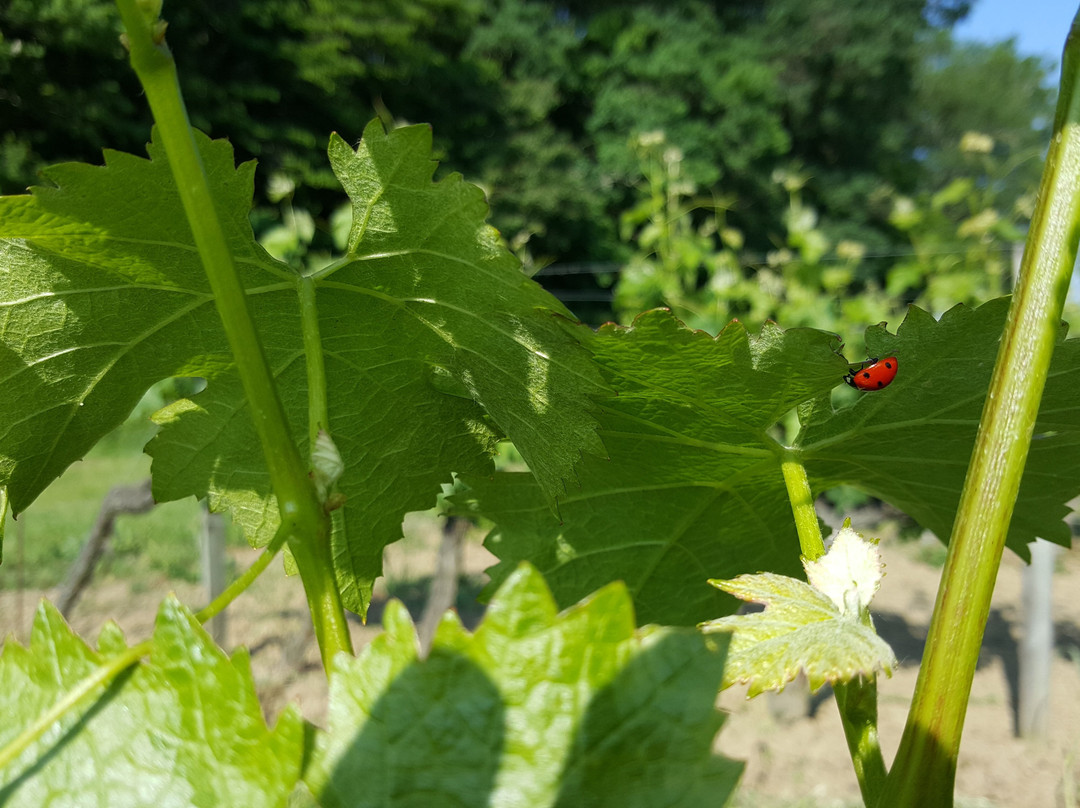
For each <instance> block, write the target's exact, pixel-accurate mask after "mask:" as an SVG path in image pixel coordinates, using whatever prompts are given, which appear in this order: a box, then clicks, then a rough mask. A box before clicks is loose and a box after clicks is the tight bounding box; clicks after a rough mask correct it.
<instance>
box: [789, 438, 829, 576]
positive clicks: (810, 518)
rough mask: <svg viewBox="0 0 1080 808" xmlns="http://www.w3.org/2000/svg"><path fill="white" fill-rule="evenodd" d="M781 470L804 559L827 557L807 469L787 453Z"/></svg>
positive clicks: (814, 559) (811, 559) (791, 454)
mask: <svg viewBox="0 0 1080 808" xmlns="http://www.w3.org/2000/svg"><path fill="white" fill-rule="evenodd" d="M780 470H781V471H782V472H783V473H784V483H785V485H787V491H788V499H790V500H791V512H792V514H793V515H794V516H795V529H796V530H797V531H798V533H799V547H800V548H801V549H802V554H803V557H804V558H806V559H807V560H808V561H816V560H817V559H819V558H821V557H822V556H823V555H825V542H824V541H823V540H822V538H821V523H820V522H818V518H817V511H815V510H814V495H813V493H812V492H811V491H810V481H809V479H807V476H806V467H805V466H803V464H802V463H800V462H799V461H798V460H797V459H796V457H795V455H794V454H793V453H791V452H785V453H784V456H783V458H782V459H781V461H780Z"/></svg>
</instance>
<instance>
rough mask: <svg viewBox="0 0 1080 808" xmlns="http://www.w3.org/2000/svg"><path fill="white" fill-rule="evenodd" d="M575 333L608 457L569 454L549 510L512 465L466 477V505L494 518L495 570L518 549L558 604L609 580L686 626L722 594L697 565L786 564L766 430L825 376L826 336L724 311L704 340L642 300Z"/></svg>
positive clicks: (785, 532) (795, 551)
mask: <svg viewBox="0 0 1080 808" xmlns="http://www.w3.org/2000/svg"><path fill="white" fill-rule="evenodd" d="M589 345H590V347H591V348H592V350H593V352H594V355H595V356H596V358H597V361H598V362H599V363H600V364H601V365H602V366H603V367H604V371H605V375H606V378H607V380H608V382H609V383H610V385H611V386H612V387H613V388H614V389H615V390H616V391H617V393H618V395H617V396H616V397H614V398H610V399H605V400H604V402H603V408H602V411H601V412H600V413H599V414H598V416H597V418H598V420H599V421H600V423H601V437H602V438H603V440H604V444H605V446H606V447H607V449H608V453H609V459H607V460H604V459H601V458H594V457H586V458H584V459H583V462H582V465H581V471H580V487H579V488H578V489H577V490H576V491H572V492H571V494H570V495H569V496H568V497H567V498H566V499H565V500H563V501H562V502H561V503H560V509H559V515H560V517H561V524H560V522H559V521H558V520H556V519H554V518H553V517H551V516H550V514H548V513H547V512H545V508H544V500H543V497H542V495H541V494H540V492H539V490H538V489H536V488H535V487H534V486H532V485H531V484H530V483H529V481H528V479H527V478H525V477H523V476H513V475H505V474H502V475H496V477H495V478H494V480H487V479H475V478H470V479H468V480H467V482H468V483H469V485H470V486H471V487H472V488H473V495H474V501H473V507H474V508H475V509H476V510H477V511H478V512H479V513H481V514H483V515H484V516H487V517H488V518H490V519H492V520H493V521H495V522H496V524H497V527H496V529H495V531H494V532H493V533H492V535H491V536H490V537H489V538H488V546H489V547H490V549H492V550H493V551H494V552H495V553H496V554H497V555H498V556H499V557H500V559H502V563H501V564H500V565H499V566H497V567H496V568H495V569H494V570H493V571H492V573H493V576H494V578H495V579H496V580H501V578H502V577H504V576H505V575H506V574H508V572H509V571H510V569H512V568H513V566H514V564H515V563H516V561H517V560H518V559H520V558H529V559H530V560H532V561H533V563H535V564H537V565H538V566H539V568H540V569H541V571H542V572H543V573H544V575H545V577H546V578H547V579H548V581H549V583H550V584H551V586H552V589H553V591H554V593H555V597H556V600H558V602H559V603H560V604H562V605H568V604H570V603H573V602H574V601H575V600H577V599H578V598H580V597H583V596H584V595H585V594H587V593H588V592H589V591H592V590H593V589H595V588H597V587H598V586H600V585H602V584H603V583H604V582H606V581H610V580H613V579H617V580H623V581H625V582H626V583H627V586H628V587H629V589H630V592H631V593H632V594H633V596H634V603H635V606H636V607H637V613H638V617H639V619H640V620H641V621H642V622H660V623H671V624H693V623H697V622H699V621H700V620H705V619H708V618H710V617H715V616H716V615H717V614H718V613H723V612H727V611H731V610H733V609H734V608H735V606H736V602H735V601H734V599H733V598H730V597H728V596H726V595H723V594H721V593H719V592H717V591H716V590H715V589H713V588H712V587H710V586H708V584H707V583H706V581H707V579H708V578H712V577H715V576H718V575H719V576H723V577H727V578H731V577H735V576H736V575H739V574H741V573H745V572H758V571H760V570H764V569H770V570H774V571H779V572H782V573H786V574H791V575H795V574H798V572H799V571H800V569H801V568H800V566H799V560H798V559H799V541H798V538H797V536H796V534H795V528H794V525H793V522H792V516H791V506H790V504H789V503H788V500H787V493H786V490H785V488H784V483H783V477H782V475H781V473H780V455H781V452H782V448H783V447H782V445H781V444H780V443H779V442H778V441H777V440H776V438H775V437H774V436H773V434H772V431H773V430H774V429H775V427H776V423H777V421H778V420H779V419H780V418H782V417H783V416H784V415H785V413H788V412H789V411H790V410H792V408H793V407H795V406H797V405H798V404H800V403H801V402H803V401H805V400H807V399H810V398H813V397H817V396H822V395H826V394H827V393H828V391H829V390H830V388H832V387H834V386H835V385H836V383H837V382H838V381H840V379H841V377H842V376H843V374H844V372H845V370H846V369H847V364H846V363H845V362H844V360H843V359H842V358H841V357H840V356H838V355H837V354H836V352H835V349H836V348H838V347H839V345H838V343H837V340H836V337H835V336H833V335H830V334H825V333H823V332H820V331H814V330H810V329H794V330H791V331H787V332H784V331H781V330H780V329H779V328H777V327H776V326H775V325H768V326H766V328H765V329H763V330H762V332H761V333H760V334H759V335H754V336H751V335H749V334H748V333H747V332H746V329H745V328H743V326H742V325H741V324H739V323H732V324H731V325H729V326H728V327H727V328H726V329H725V330H724V332H723V333H722V334H721V335H720V336H718V337H716V338H715V339H714V338H712V337H710V336H709V335H708V334H705V333H704V332H700V331H690V330H689V329H687V328H685V327H683V326H682V325H681V324H680V323H679V322H678V321H677V320H676V319H675V318H673V317H672V316H671V315H670V314H668V313H667V312H663V311H655V312H649V313H647V314H644V315H642V316H641V317H639V318H638V319H637V320H636V321H635V323H634V325H633V326H632V327H631V328H616V327H605V328H604V329H602V330H601V331H600V332H599V334H597V336H596V338H595V339H594V340H592V341H591V342H590V344H589Z"/></svg>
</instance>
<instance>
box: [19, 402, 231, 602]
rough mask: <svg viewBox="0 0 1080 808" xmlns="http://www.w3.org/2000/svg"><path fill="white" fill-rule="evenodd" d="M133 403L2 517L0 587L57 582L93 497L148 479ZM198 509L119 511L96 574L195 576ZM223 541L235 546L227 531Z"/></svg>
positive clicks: (96, 504) (77, 546) (179, 505)
mask: <svg viewBox="0 0 1080 808" xmlns="http://www.w3.org/2000/svg"><path fill="white" fill-rule="evenodd" d="M155 408H156V404H153V403H152V404H151V405H150V406H149V407H143V406H140V407H139V408H138V409H137V410H136V412H135V414H134V415H133V416H132V418H130V419H129V420H128V421H127V422H126V423H124V424H123V425H121V426H120V427H119V428H117V429H116V430H115V431H114V432H113V433H111V434H110V435H108V436H107V437H106V438H105V439H103V440H102V441H101V442H100V443H99V444H98V445H97V446H95V447H94V449H93V450H91V451H90V452H89V453H88V454H87V456H86V457H85V458H84V459H83V460H81V461H79V462H77V463H75V464H73V465H72V466H71V467H69V468H68V470H67V471H66V472H64V474H63V475H62V476H61V477H60V478H59V479H57V480H56V481H55V482H53V483H52V485H50V486H49V487H48V488H47V489H46V490H45V491H44V492H42V494H41V496H39V497H38V498H37V500H35V501H34V502H33V503H32V504H31V505H30V507H29V508H27V509H26V511H25V512H24V513H23V514H20V516H19V522H18V524H16V523H15V522H13V521H12V519H11V516H10V515H9V516H8V523H7V529H6V532H5V541H4V548H3V549H4V563H3V565H2V566H0V589H16V588H19V586H20V585H21V586H24V587H27V588H48V587H53V586H59V585H60V584H62V583H63V581H64V579H65V577H66V576H67V573H68V570H69V569H70V567H71V565H72V563H74V561H75V559H76V558H78V555H79V552H80V550H81V549H82V545H83V542H84V541H85V540H86V537H87V535H88V533H89V531H90V529H91V528H92V526H93V524H94V520H95V519H96V518H97V514H98V511H99V509H100V508H101V502H102V500H103V499H104V498H105V495H106V494H107V493H108V492H109V490H110V489H111V488H112V487H113V486H116V485H131V484H135V483H138V482H140V481H141V480H145V479H146V478H147V477H149V476H150V458H149V457H148V456H147V455H145V454H143V453H142V447H143V446H144V445H145V443H146V442H147V440H149V439H150V437H151V436H152V435H153V432H154V429H155V427H154V426H153V425H152V424H150V422H149V421H148V419H147V410H148V409H150V410H152V409H155ZM202 518H203V513H202V508H201V507H200V506H199V504H198V503H197V502H196V501H195V499H194V498H188V499H186V500H181V501H179V502H168V503H164V504H161V505H158V506H156V507H155V508H154V509H153V510H152V511H150V512H149V513H146V514H132V515H125V516H120V517H118V518H117V520H116V529H115V532H114V534H113V536H112V538H111V539H110V541H109V546H108V549H107V551H106V553H105V556H104V557H103V559H102V560H101V562H100V563H99V566H98V569H97V571H96V574H97V575H114V576H117V577H122V578H128V579H130V580H132V581H133V582H136V583H137V582H138V581H139V580H140V579H142V578H145V577H150V576H154V575H164V576H166V577H168V578H170V579H173V580H185V581H195V580H198V577H199V575H200V569H201V566H200V565H201V561H200V548H199V537H200V531H201V529H202ZM229 542H230V544H232V543H234V542H236V543H242V542H243V539H242V538H241V537H240V536H239V535H238V534H237V532H235V531H230V539H229Z"/></svg>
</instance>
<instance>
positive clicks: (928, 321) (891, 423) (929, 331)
mask: <svg viewBox="0 0 1080 808" xmlns="http://www.w3.org/2000/svg"><path fill="white" fill-rule="evenodd" d="M1007 308H1008V299H1007V298H1002V299H999V300H995V301H991V302H990V303H987V304H986V305H984V306H981V307H979V308H978V309H970V308H968V307H966V306H957V307H955V308H953V309H951V310H950V311H948V312H946V313H945V314H944V315H943V316H942V317H941V320H940V322H939V321H937V320H934V318H932V317H931V316H930V315H928V314H927V313H926V312H924V311H922V310H921V309H918V308H914V307H912V308H911V310H910V312H909V314H908V316H907V318H906V319H905V320H904V322H903V324H902V325H901V326H900V327H899V328H898V329H897V332H896V334H895V335H894V334H890V333H888V332H887V331H886V330H885V329H884V328H881V327H875V328H872V329H870V330H869V331H868V332H867V345H868V346H869V350H870V351H871V352H872V354H873V355H876V356H893V355H895V356H897V357H898V358H899V362H900V372H899V374H898V375H897V377H896V381H894V382H893V383H892V385H891V386H890V387H888V388H887V389H885V390H883V391H881V392H875V393H868V394H865V395H863V396H860V397H859V399H858V400H857V401H856V402H855V403H854V404H853V405H852V406H851V407H850V408H845V409H842V410H840V411H838V412H836V413H834V414H832V415H829V416H827V417H822V418H821V419H817V420H813V421H811V423H809V424H808V425H807V426H806V429H805V430H804V431H803V432H802V434H800V436H799V440H798V447H799V452H800V456H801V457H802V458H803V462H804V463H805V465H806V468H807V471H808V473H809V475H810V481H811V485H812V486H814V488H815V489H816V490H822V489H824V488H827V487H831V486H834V485H837V484H840V483H849V484H851V485H856V486H858V487H859V488H861V489H863V490H864V491H866V492H868V493H870V494H873V495H874V496H877V497H880V498H881V499H884V500H886V501H887V502H890V503H892V504H893V505H895V506H896V507H898V508H900V509H901V510H903V511H904V512H905V513H907V514H910V515H911V516H912V517H914V518H915V519H916V520H918V521H919V523H920V524H922V525H924V526H925V527H927V528H929V529H930V530H932V531H934V532H935V533H936V534H937V535H938V536H939V537H940V538H942V540H945V539H947V538H948V536H949V532H950V531H951V529H952V522H953V517H954V515H955V513H956V507H957V504H958V503H959V501H960V490H961V488H962V486H963V483H964V475H965V474H966V472H967V465H968V461H969V459H970V456H971V450H972V447H973V446H974V443H975V431H976V428H977V426H978V422H979V417H980V416H981V414H982V407H983V402H984V401H985V399H986V390H987V387H988V385H989V382H990V373H991V371H992V370H993V366H994V360H995V359H996V357H997V349H998V341H999V339H1000V337H1001V333H1002V329H1003V328H1004V325H1005V314H1006V310H1007ZM1078 401H1080V341H1077V340H1065V341H1063V342H1060V343H1059V344H1058V345H1057V348H1056V349H1055V351H1054V360H1053V364H1052V365H1051V368H1050V376H1049V378H1048V379H1047V385H1046V389H1045V391H1044V393H1043V400H1042V404H1041V407H1040V409H1039V418H1038V420H1037V422H1036V423H1035V433H1034V438H1033V440H1032V444H1031V451H1030V453H1029V454H1028V461H1027V466H1026V467H1025V471H1024V478H1023V482H1022V483H1021V486H1020V495H1019V498H1018V499H1017V502H1016V509H1015V511H1014V513H1013V519H1012V522H1011V523H1010V526H1009V535H1008V539H1007V542H1008V546H1009V547H1010V548H1011V549H1012V550H1013V551H1014V552H1016V553H1017V554H1019V555H1020V556H1021V557H1023V558H1027V557H1028V551H1027V543H1028V542H1031V541H1034V540H1035V538H1037V537H1039V538H1043V539H1048V540H1050V541H1054V542H1057V543H1059V544H1065V545H1067V544H1068V542H1069V536H1070V531H1069V529H1068V527H1067V526H1066V525H1065V523H1064V522H1063V521H1062V519H1063V517H1064V516H1065V515H1066V514H1067V513H1068V511H1069V509H1068V507H1067V505H1066V503H1067V502H1068V501H1069V500H1070V499H1072V498H1073V497H1075V496H1076V495H1077V494H1078V493H1080V407H1078V406H1077V402H1078Z"/></svg>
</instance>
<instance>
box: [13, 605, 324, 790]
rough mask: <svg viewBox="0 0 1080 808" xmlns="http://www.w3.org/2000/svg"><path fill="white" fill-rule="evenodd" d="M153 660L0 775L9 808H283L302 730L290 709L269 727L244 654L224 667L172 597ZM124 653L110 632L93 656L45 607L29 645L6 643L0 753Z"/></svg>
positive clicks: (65, 720) (111, 629)
mask: <svg viewBox="0 0 1080 808" xmlns="http://www.w3.org/2000/svg"><path fill="white" fill-rule="evenodd" d="M151 642H152V647H153V650H152V651H151V652H150V656H149V657H148V658H147V659H146V660H145V661H144V662H142V663H140V664H139V665H138V666H137V667H135V668H133V669H132V670H130V671H129V672H127V673H126V674H123V675H121V676H120V677H119V678H117V679H115V680H114V681H113V682H112V683H111V684H109V685H108V686H105V685H102V686H100V687H98V688H96V689H95V691H94V692H93V696H94V698H93V699H92V700H90V701H88V702H87V703H85V704H80V705H79V706H78V707H77V709H73V710H71V711H69V712H67V714H66V715H64V716H63V717H62V718H61V719H60V720H59V721H58V722H56V723H55V724H53V725H52V726H51V727H49V729H48V730H47V732H46V733H45V734H44V735H43V736H41V738H40V739H39V740H37V741H35V742H34V743H32V744H31V745H30V746H29V747H27V748H26V750H25V751H24V752H23V754H22V755H21V756H20V757H18V758H17V759H16V760H14V761H12V762H11V763H10V765H7V766H4V767H2V768H0V801H2V802H3V803H4V804H5V805H10V806H13V808H14V807H16V806H40V805H45V804H54V805H86V804H88V803H94V804H100V805H146V804H149V803H153V804H155V805H161V806H188V805H252V806H264V805H265V806H272V805H280V804H281V803H282V798H283V795H284V794H285V793H287V791H288V790H289V789H291V788H292V786H293V784H294V783H295V782H296V779H297V778H298V777H299V775H300V767H301V761H302V758H303V746H304V742H305V729H304V726H303V722H302V721H301V719H300V717H299V714H298V713H297V711H296V709H295V708H294V707H288V708H286V709H285V711H284V712H283V713H282V714H281V715H280V716H279V718H278V722H277V726H276V727H275V728H274V729H272V730H268V729H267V727H266V723H265V721H264V719H263V716H262V710H261V708H260V706H259V701H258V699H257V698H256V696H255V686H254V682H253V681H252V678H251V669H250V663H249V661H248V658H247V653H246V652H244V651H240V652H238V653H237V654H236V655H235V656H233V658H232V659H229V658H228V657H227V656H225V654H224V653H223V652H222V651H221V649H219V648H218V647H217V646H216V645H214V643H213V641H212V640H211V639H210V637H209V636H208V635H207V634H206V632H205V631H203V629H202V627H201V626H200V625H199V624H198V622H197V621H196V620H195V619H194V618H193V617H192V615H191V614H190V613H189V612H188V611H187V610H186V609H185V608H184V607H183V606H181V605H180V604H179V603H177V602H176V601H175V600H174V599H172V598H168V599H166V600H165V601H164V602H163V603H162V605H161V610H160V612H159V614H158V619H157V623H156V626H155V629H154V637H153V640H152V641H151ZM127 650H128V648H127V645H126V643H125V641H124V638H123V636H122V635H121V634H120V630H119V629H118V628H117V627H116V626H115V624H109V625H107V626H106V627H105V628H104V629H103V630H102V632H101V635H100V637H99V638H98V651H93V650H91V649H90V648H89V647H88V646H87V645H86V644H85V643H84V642H83V641H82V640H81V639H79V638H78V637H77V636H75V634H73V633H72V631H71V629H70V628H69V627H68V625H67V624H66V623H65V622H64V620H63V618H62V617H61V616H60V614H59V613H58V612H57V611H56V610H55V608H53V607H52V606H51V605H49V604H48V603H43V604H42V606H41V607H40V608H39V609H38V613H37V615H36V617H35V619H34V628H33V632H32V634H31V638H30V646H29V647H28V648H24V647H23V646H21V645H19V644H18V643H15V642H13V641H8V642H5V643H4V650H3V654H2V655H0V699H2V703H3V712H4V715H5V716H6V718H7V720H5V721H4V722H3V725H2V726H0V746H4V745H6V744H8V743H9V742H11V741H12V740H13V739H14V738H15V737H16V736H17V735H18V734H19V733H20V732H21V731H23V730H24V729H25V728H26V727H27V726H28V725H29V724H30V723H31V722H33V721H34V720H36V719H37V718H38V717H39V715H41V714H42V713H44V711H45V710H46V709H49V708H51V707H52V706H53V705H54V704H55V703H56V702H57V701H58V700H59V699H60V697H62V696H66V695H67V694H68V692H69V691H71V690H73V689H74V688H75V687H76V686H77V685H79V684H80V683H82V682H83V681H84V680H86V679H87V678H88V677H89V676H91V675H92V674H94V673H95V672H96V671H97V670H99V669H100V668H102V667H104V666H107V665H108V664H109V663H110V662H111V661H113V660H114V659H116V658H118V657H120V656H121V655H122V654H123V653H124V652H126V651H127Z"/></svg>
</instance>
